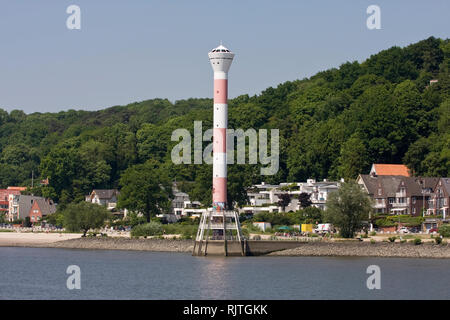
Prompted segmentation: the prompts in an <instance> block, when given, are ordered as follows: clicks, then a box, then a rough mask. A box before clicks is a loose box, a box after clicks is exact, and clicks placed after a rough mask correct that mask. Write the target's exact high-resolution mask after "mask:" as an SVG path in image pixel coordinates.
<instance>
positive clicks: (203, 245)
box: [192, 210, 247, 256]
mask: <svg viewBox="0 0 450 320" xmlns="http://www.w3.org/2000/svg"><path fill="white" fill-rule="evenodd" d="M246 247H247V245H246V241H245V239H244V237H243V235H242V231H241V224H240V223H239V215H238V213H237V212H236V211H215V210H211V211H208V212H206V213H203V214H202V217H201V219H200V225H199V227H198V231H197V237H196V239H195V243H194V249H193V251H192V255H194V256H206V255H223V256H236V255H239V256H246V255H247V249H246Z"/></svg>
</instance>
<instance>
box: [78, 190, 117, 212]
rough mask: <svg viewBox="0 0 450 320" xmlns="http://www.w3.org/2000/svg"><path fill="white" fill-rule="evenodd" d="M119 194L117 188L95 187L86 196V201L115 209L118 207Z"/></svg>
mask: <svg viewBox="0 0 450 320" xmlns="http://www.w3.org/2000/svg"><path fill="white" fill-rule="evenodd" d="M119 194H120V193H119V191H118V190H117V189H94V190H92V192H91V193H90V194H89V195H87V196H86V201H87V202H91V203H95V204H99V205H103V206H105V207H106V208H107V209H108V210H113V209H115V208H116V207H117V199H118V198H119Z"/></svg>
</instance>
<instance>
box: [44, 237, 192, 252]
mask: <svg viewBox="0 0 450 320" xmlns="http://www.w3.org/2000/svg"><path fill="white" fill-rule="evenodd" d="M46 247H51V248H70V249H100V250H136V251H155V252H192V250H193V248H194V242H193V241H192V240H181V239H180V240H179V239H132V238H77V239H71V240H64V241H58V242H54V243H52V244H49V245H47V246H46Z"/></svg>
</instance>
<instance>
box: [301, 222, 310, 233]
mask: <svg viewBox="0 0 450 320" xmlns="http://www.w3.org/2000/svg"><path fill="white" fill-rule="evenodd" d="M312 231H313V225H312V224H302V232H312Z"/></svg>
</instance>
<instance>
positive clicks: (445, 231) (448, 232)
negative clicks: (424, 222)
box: [438, 224, 450, 238]
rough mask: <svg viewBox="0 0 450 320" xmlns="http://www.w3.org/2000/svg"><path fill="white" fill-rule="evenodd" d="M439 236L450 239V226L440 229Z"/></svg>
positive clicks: (446, 225) (443, 226)
mask: <svg viewBox="0 0 450 320" xmlns="http://www.w3.org/2000/svg"><path fill="white" fill-rule="evenodd" d="M438 231H439V234H440V235H441V236H443V237H446V238H448V237H450V225H449V224H444V225H442V226H440V227H439V230H438Z"/></svg>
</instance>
